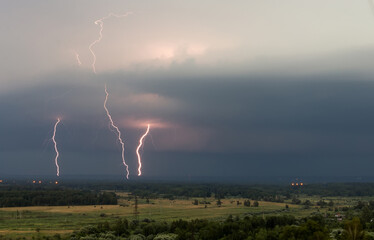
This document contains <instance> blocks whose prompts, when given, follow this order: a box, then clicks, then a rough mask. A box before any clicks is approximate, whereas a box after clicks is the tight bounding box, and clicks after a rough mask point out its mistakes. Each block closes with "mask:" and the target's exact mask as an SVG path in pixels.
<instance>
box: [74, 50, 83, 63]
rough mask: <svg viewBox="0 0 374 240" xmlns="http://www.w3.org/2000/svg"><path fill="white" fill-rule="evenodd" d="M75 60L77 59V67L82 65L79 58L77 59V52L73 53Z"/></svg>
mask: <svg viewBox="0 0 374 240" xmlns="http://www.w3.org/2000/svg"><path fill="white" fill-rule="evenodd" d="M75 58H76V59H77V63H78V65H79V66H80V65H82V62H81V60H80V58H79V54H78V53H77V52H75Z"/></svg>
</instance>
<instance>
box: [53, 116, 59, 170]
mask: <svg viewBox="0 0 374 240" xmlns="http://www.w3.org/2000/svg"><path fill="white" fill-rule="evenodd" d="M59 123H60V118H57V122H56V123H55V126H54V128H53V136H52V141H53V143H54V144H55V151H56V157H55V164H56V168H57V176H60V166H59V165H58V157H59V156H60V153H59V152H58V149H57V142H56V129H57V125H58V124H59Z"/></svg>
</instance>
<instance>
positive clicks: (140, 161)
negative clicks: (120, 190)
mask: <svg viewBox="0 0 374 240" xmlns="http://www.w3.org/2000/svg"><path fill="white" fill-rule="evenodd" d="M149 127H150V125H149V124H148V127H147V131H146V132H145V133H144V134H143V136H142V137H141V138H140V139H139V145H138V147H137V148H136V155H138V163H139V167H138V176H140V175H142V158H141V156H140V154H139V149H140V148H141V147H142V145H143V140H144V138H145V137H146V136H147V134H148V132H149Z"/></svg>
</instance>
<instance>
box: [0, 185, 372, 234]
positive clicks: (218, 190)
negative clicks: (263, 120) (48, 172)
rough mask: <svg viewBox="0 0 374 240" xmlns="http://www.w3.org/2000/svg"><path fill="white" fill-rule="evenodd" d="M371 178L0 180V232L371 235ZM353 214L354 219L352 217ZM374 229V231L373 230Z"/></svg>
mask: <svg viewBox="0 0 374 240" xmlns="http://www.w3.org/2000/svg"><path fill="white" fill-rule="evenodd" d="M373 196H374V183H327V184H304V183H302V182H293V183H290V184H283V185H274V184H267V185H263V184H222V183H187V182H174V183H173V182H128V183H126V184H124V183H122V182H110V181H93V180H87V181H85V183H84V184H82V183H81V182H76V181H73V180H71V181H69V182H67V183H63V182H58V183H57V182H52V181H42V182H41V183H39V182H38V181H36V182H35V183H33V181H32V180H30V181H28V182H26V181H24V180H18V181H15V182H12V183H8V182H3V183H1V185H0V207H1V208H0V223H1V225H0V235H1V238H2V239H19V238H20V237H21V238H24V237H25V238H37V239H86V238H90V239H96V238H100V239H102V238H106V239H290V238H291V237H292V239H315V237H316V236H318V239H352V238H350V237H352V236H350V235H349V234H350V233H349V231H350V230H352V229H354V231H356V233H355V234H358V235H359V236H361V237H362V238H357V239H371V238H373V237H374V236H372V235H374V224H373V223H372V219H373V218H374V214H373V210H374V197H373ZM350 219H351V220H350ZM372 231H373V232H372Z"/></svg>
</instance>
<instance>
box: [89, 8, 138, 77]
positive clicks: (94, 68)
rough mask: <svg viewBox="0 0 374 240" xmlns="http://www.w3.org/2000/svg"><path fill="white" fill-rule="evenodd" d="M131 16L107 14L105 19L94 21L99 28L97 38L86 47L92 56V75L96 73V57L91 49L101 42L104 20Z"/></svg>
mask: <svg viewBox="0 0 374 240" xmlns="http://www.w3.org/2000/svg"><path fill="white" fill-rule="evenodd" d="M130 14H132V13H131V12H128V13H126V14H123V15H118V14H114V13H109V15H108V16H106V17H103V18H100V19H98V20H96V21H95V24H96V25H99V27H100V31H99V38H98V39H96V40H95V41H93V42H92V43H91V44H90V46H89V47H88V49H89V50H90V52H91V54H92V56H93V62H92V70H93V72H94V73H96V65H95V64H96V55H95V52H94V51H93V50H92V47H93V46H95V45H96V44H97V43H99V42H100V41H101V39H102V38H103V29H104V20H105V19H108V18H110V17H116V18H122V17H127V16H128V15H130Z"/></svg>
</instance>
